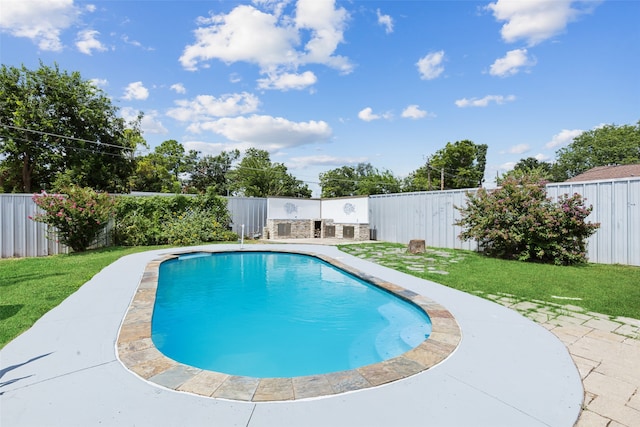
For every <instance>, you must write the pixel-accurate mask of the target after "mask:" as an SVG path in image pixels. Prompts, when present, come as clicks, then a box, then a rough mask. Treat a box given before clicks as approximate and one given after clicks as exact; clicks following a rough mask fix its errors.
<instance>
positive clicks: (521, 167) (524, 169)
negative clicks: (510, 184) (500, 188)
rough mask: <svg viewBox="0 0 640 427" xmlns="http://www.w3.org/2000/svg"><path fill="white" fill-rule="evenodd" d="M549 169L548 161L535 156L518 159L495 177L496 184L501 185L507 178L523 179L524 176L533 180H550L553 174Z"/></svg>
mask: <svg viewBox="0 0 640 427" xmlns="http://www.w3.org/2000/svg"><path fill="white" fill-rule="evenodd" d="M551 169H552V166H551V164H550V163H547V162H541V161H539V160H538V159H536V158H535V157H527V158H526V159H520V161H518V163H516V165H515V166H514V167H513V169H512V170H510V171H508V172H505V173H503V174H502V175H501V176H499V177H498V178H497V179H496V184H497V185H502V183H503V182H504V181H505V180H506V179H508V178H514V179H523V178H524V177H529V178H531V179H532V180H533V181H534V182H539V181H552V180H553V174H552V172H551Z"/></svg>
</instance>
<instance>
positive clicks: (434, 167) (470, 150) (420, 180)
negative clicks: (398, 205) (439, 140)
mask: <svg viewBox="0 0 640 427" xmlns="http://www.w3.org/2000/svg"><path fill="white" fill-rule="evenodd" d="M486 164H487V145H486V144H475V143H474V142H473V141H470V140H468V139H465V140H463V141H456V142H454V143H451V142H447V145H446V146H445V147H444V148H442V149H440V150H438V151H436V153H435V154H433V155H432V156H430V157H429V158H428V159H427V162H426V164H425V165H424V166H422V167H420V168H418V169H417V170H415V171H414V172H412V173H411V174H410V175H409V177H407V179H406V180H405V191H423V190H437V189H440V188H444V189H454V188H475V187H480V186H482V182H483V181H484V169H485V166H486Z"/></svg>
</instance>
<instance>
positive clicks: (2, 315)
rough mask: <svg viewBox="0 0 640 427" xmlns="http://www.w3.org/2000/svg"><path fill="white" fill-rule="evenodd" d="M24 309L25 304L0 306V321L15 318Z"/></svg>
mask: <svg viewBox="0 0 640 427" xmlns="http://www.w3.org/2000/svg"><path fill="white" fill-rule="evenodd" d="M23 307H24V304H11V305H10V304H6V305H0V320H6V319H8V318H10V317H13V316H15V315H16V314H18V312H19V311H20V310H22V308H23Z"/></svg>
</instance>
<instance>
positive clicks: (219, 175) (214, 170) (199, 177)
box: [189, 150, 240, 196]
mask: <svg viewBox="0 0 640 427" xmlns="http://www.w3.org/2000/svg"><path fill="white" fill-rule="evenodd" d="M239 157H240V151H238V150H232V151H230V152H226V151H223V152H221V153H220V154H218V155H217V156H204V157H202V158H201V159H198V161H197V163H196V165H195V167H194V168H193V171H192V172H191V179H190V180H189V185H190V186H191V187H192V188H195V189H197V190H198V192H200V193H204V192H205V191H207V190H210V191H213V193H214V194H218V195H221V196H226V195H227V194H229V193H230V192H231V190H230V188H229V181H228V180H227V173H229V171H230V170H231V166H232V165H233V162H235V161H236V160H238V158H239Z"/></svg>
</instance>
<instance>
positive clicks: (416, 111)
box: [402, 104, 429, 119]
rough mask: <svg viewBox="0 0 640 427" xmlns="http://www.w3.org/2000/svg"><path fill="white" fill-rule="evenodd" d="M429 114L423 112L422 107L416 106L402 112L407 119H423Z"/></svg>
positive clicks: (413, 105) (408, 107)
mask: <svg viewBox="0 0 640 427" xmlns="http://www.w3.org/2000/svg"><path fill="white" fill-rule="evenodd" d="M428 114H429V113H428V112H426V111H424V110H421V109H420V106H419V105H416V104H412V105H409V106H407V108H405V109H404V110H402V117H404V118H405V119H422V118H424V117H427V115H428Z"/></svg>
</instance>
